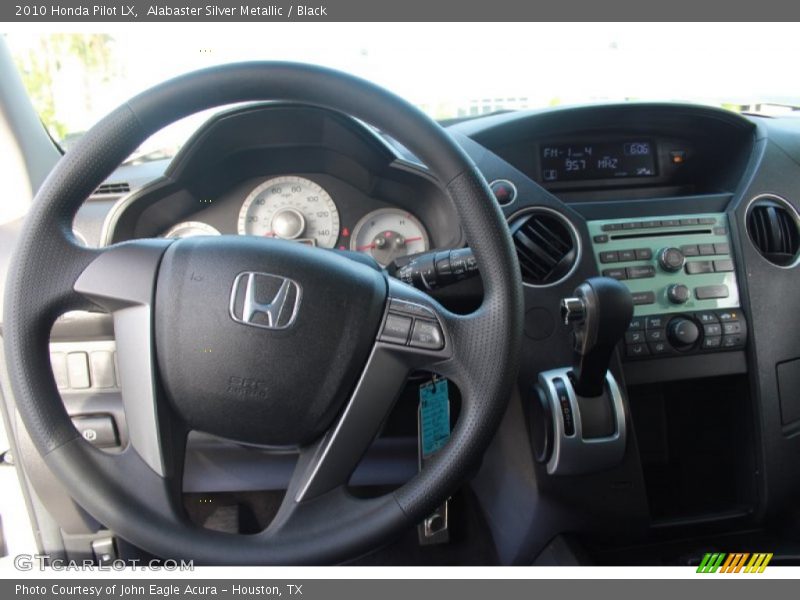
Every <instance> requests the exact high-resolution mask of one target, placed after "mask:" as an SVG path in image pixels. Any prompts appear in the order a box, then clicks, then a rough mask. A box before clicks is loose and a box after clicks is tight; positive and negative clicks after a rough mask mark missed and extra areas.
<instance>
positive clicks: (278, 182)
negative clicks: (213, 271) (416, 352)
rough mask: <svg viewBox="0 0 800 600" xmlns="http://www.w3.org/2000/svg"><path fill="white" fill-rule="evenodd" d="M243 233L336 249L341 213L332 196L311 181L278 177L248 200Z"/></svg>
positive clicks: (243, 213)
mask: <svg viewBox="0 0 800 600" xmlns="http://www.w3.org/2000/svg"><path fill="white" fill-rule="evenodd" d="M239 233H240V234H242V235H260V236H267V237H276V238H281V239H284V240H293V241H297V242H305V243H307V244H313V245H316V246H322V247H323V248H333V247H334V246H335V245H336V238H338V237H339V211H338V210H337V209H336V204H334V202H333V199H332V198H331V196H330V194H328V192H326V191H325V189H324V188H322V186H320V185H319V184H317V183H314V182H313V181H311V180H310V179H306V178H305V177H297V176H294V175H286V176H283V177H275V178H273V179H269V180H267V181H265V182H264V183H262V184H261V185H259V186H258V187H257V188H256V189H254V190H253V191H252V192H250V194H249V195H248V196H247V198H246V199H245V201H244V204H242V208H241V210H240V211H239Z"/></svg>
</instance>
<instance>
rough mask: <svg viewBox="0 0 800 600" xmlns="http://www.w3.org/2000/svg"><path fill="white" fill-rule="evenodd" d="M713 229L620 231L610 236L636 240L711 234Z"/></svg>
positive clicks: (616, 238) (617, 238)
mask: <svg viewBox="0 0 800 600" xmlns="http://www.w3.org/2000/svg"><path fill="white" fill-rule="evenodd" d="M711 233H712V231H711V230H710V229H688V230H677V231H648V232H646V233H644V232H642V233H619V234H613V235H611V236H610V238H611V239H612V240H635V239H640V238H651V237H670V236H674V235H709V234H711Z"/></svg>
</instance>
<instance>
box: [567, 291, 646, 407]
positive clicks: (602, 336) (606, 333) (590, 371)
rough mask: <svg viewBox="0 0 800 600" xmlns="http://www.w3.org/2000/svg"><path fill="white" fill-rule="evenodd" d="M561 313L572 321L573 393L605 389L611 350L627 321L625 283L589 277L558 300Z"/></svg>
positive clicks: (628, 300) (628, 305)
mask: <svg viewBox="0 0 800 600" xmlns="http://www.w3.org/2000/svg"><path fill="white" fill-rule="evenodd" d="M561 316H562V317H563V318H564V322H565V323H566V324H570V323H572V324H573V327H574V335H575V340H574V343H575V347H574V350H575V352H574V354H573V358H572V360H573V363H572V375H573V377H574V380H573V385H574V388H575V393H576V394H577V395H578V396H583V397H595V396H600V395H602V394H603V392H604V390H605V382H606V372H607V371H608V367H609V364H610V363H611V353H612V352H613V351H614V347H615V346H616V345H617V342H619V341H620V340H621V339H622V337H623V336H624V335H625V331H626V330H627V329H628V326H629V325H630V322H631V318H632V317H633V298H632V297H631V293H630V291H629V290H628V288H627V287H625V285H623V284H622V283H620V282H619V281H617V280H616V279H611V278H609V277H592V278H590V279H587V280H586V281H584V282H583V283H582V284H580V285H579V286H578V287H577V288H576V289H575V296H574V297H571V298H564V299H563V300H562V301H561Z"/></svg>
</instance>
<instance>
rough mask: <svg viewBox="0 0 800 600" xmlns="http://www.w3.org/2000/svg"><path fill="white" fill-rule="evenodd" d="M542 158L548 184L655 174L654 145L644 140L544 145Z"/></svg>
mask: <svg viewBox="0 0 800 600" xmlns="http://www.w3.org/2000/svg"><path fill="white" fill-rule="evenodd" d="M540 158H541V168H542V180H543V181H544V182H545V183H549V182H557V181H582V180H585V179H617V178H626V177H653V176H655V175H656V153H655V148H654V146H653V144H652V143H651V142H649V141H645V140H631V141H627V142H603V143H576V144H544V145H542V147H541V156H540Z"/></svg>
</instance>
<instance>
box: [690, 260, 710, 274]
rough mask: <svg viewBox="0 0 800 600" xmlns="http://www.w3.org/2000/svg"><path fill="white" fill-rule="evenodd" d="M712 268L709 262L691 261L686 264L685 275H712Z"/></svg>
mask: <svg viewBox="0 0 800 600" xmlns="http://www.w3.org/2000/svg"><path fill="white" fill-rule="evenodd" d="M713 272H714V266H713V265H712V264H711V261H709V260H692V261H689V262H687V263H686V273H687V274H688V275H700V274H701V273H713Z"/></svg>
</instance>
